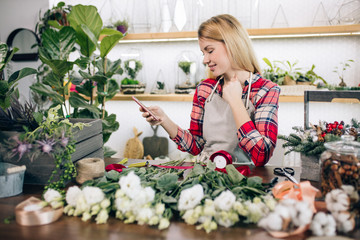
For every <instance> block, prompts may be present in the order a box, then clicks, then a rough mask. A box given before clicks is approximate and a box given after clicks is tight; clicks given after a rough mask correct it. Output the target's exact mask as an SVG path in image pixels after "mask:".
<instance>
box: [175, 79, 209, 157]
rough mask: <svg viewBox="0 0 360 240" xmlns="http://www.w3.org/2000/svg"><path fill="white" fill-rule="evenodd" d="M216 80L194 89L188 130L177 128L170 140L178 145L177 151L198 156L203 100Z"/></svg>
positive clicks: (204, 82)
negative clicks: (175, 134) (174, 135)
mask: <svg viewBox="0 0 360 240" xmlns="http://www.w3.org/2000/svg"><path fill="white" fill-rule="evenodd" d="M215 84H216V80H214V79H206V80H204V81H202V82H201V83H200V84H199V85H198V86H197V88H196V91H195V94H194V98H193V107H192V111H191V116H190V117H191V120H190V128H189V129H188V130H184V129H181V128H180V127H178V133H177V136H176V137H175V138H173V139H172V140H173V141H174V142H175V143H176V144H177V145H178V149H179V150H181V151H184V152H188V153H190V154H192V155H198V154H199V153H200V152H201V151H202V149H203V148H204V144H205V141H204V138H203V120H204V105H205V100H206V99H207V97H208V96H209V95H210V93H211V91H212V89H213V88H214V85H215Z"/></svg>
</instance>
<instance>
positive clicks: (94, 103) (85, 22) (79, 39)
mask: <svg viewBox="0 0 360 240" xmlns="http://www.w3.org/2000/svg"><path fill="white" fill-rule="evenodd" d="M67 19H68V21H69V24H70V25H69V26H57V28H58V29H56V28H55V29H54V28H48V29H46V30H45V31H44V34H43V35H42V38H41V40H42V46H40V48H39V57H40V59H41V61H42V62H43V63H44V64H46V65H48V66H49V68H50V69H51V71H50V73H48V74H47V75H46V76H44V78H43V80H42V81H39V82H37V83H35V84H33V85H32V86H31V89H32V90H33V91H34V92H36V93H38V94H41V95H44V96H47V97H49V98H50V99H51V100H52V104H51V107H54V106H56V105H59V104H60V105H62V108H60V109H59V111H60V112H59V113H60V114H61V115H62V116H63V117H71V118H90V119H101V121H102V126H103V143H106V141H107V140H108V139H109V137H110V135H111V133H112V132H114V131H116V130H117V129H118V128H119V123H118V122H117V121H116V116H115V114H108V112H107V111H106V108H105V105H106V101H108V100H110V99H111V98H112V97H113V96H114V95H115V94H116V93H117V92H118V91H119V85H118V84H117V83H116V81H115V80H114V79H113V76H114V75H115V74H122V73H123V70H122V68H121V66H120V63H121V60H120V59H118V60H115V61H110V60H109V59H108V58H107V55H108V54H109V52H110V51H111V49H112V48H113V47H114V46H115V45H116V44H117V43H118V41H119V40H120V39H121V38H123V34H122V33H120V32H118V31H117V30H114V29H108V28H103V27H102V26H103V23H102V19H101V17H100V15H99V13H98V11H97V9H96V7H94V6H84V5H76V6H73V7H72V8H71V11H70V13H69V14H68V15H67ZM100 35H105V37H104V38H103V39H102V41H101V43H100V44H99V43H98V39H99V37H100ZM64 43H66V44H64ZM76 45H77V46H78V47H77V48H75V46H76ZM76 49H79V55H80V57H78V58H77V59H75V60H74V61H70V60H69V55H70V53H71V52H72V51H74V50H76ZM96 49H98V50H99V51H100V56H97V55H96V54H95V50H96ZM74 65H77V66H78V67H79V68H80V70H79V71H78V73H79V74H80V76H81V77H75V76H74V74H73V68H74ZM70 83H73V84H75V85H76V91H77V92H75V91H74V92H70V93H69V85H70ZM67 99H68V101H67ZM45 111H46V110H45ZM104 150H105V156H111V155H112V154H114V153H115V152H114V151H111V150H109V149H108V148H106V147H104Z"/></svg>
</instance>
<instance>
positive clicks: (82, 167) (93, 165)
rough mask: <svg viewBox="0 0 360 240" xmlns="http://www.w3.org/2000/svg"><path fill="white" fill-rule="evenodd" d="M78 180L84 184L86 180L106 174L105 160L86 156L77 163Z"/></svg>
mask: <svg viewBox="0 0 360 240" xmlns="http://www.w3.org/2000/svg"><path fill="white" fill-rule="evenodd" d="M76 171H77V176H76V182H77V183H79V184H83V183H84V182H85V181H88V180H92V179H95V178H99V177H102V176H104V172H105V162H104V160H103V159H101V158H84V159H81V160H79V161H78V162H77V163H76Z"/></svg>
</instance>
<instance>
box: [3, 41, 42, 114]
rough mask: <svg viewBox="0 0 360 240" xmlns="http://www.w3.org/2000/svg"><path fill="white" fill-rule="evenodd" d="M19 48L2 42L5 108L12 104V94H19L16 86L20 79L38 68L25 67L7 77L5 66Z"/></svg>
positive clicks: (33, 72)
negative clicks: (10, 47) (11, 47)
mask: <svg viewBox="0 0 360 240" xmlns="http://www.w3.org/2000/svg"><path fill="white" fill-rule="evenodd" d="M18 50H19V49H18V48H14V49H9V47H8V45H7V44H6V43H3V42H0V107H1V108H2V109H3V110H5V109H7V108H8V107H9V106H10V104H11V103H10V100H11V98H12V96H16V97H18V96H19V92H18V90H17V88H16V86H17V84H18V81H19V80H20V79H22V78H24V77H27V76H29V75H32V74H35V73H36V70H35V69H33V68H23V69H21V70H19V71H16V72H14V73H13V74H11V76H10V77H9V79H8V80H6V79H5V77H4V75H5V74H4V70H5V67H6V66H7V64H8V63H9V62H10V60H11V58H12V57H13V55H14V53H16V52H17V51H18Z"/></svg>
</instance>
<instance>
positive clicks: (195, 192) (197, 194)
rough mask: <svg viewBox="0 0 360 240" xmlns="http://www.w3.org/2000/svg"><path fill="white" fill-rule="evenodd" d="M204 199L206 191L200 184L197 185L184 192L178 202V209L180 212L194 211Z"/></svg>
mask: <svg viewBox="0 0 360 240" xmlns="http://www.w3.org/2000/svg"><path fill="white" fill-rule="evenodd" d="M203 197H204V189H203V187H202V186H201V185H200V184H196V185H194V186H192V187H191V188H187V189H185V190H182V191H181V193H180V198H179V202H178V209H179V210H180V211H182V210H188V209H193V208H194V207H195V206H196V205H198V204H199V203H200V202H201V200H202V198H203Z"/></svg>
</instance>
